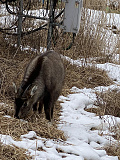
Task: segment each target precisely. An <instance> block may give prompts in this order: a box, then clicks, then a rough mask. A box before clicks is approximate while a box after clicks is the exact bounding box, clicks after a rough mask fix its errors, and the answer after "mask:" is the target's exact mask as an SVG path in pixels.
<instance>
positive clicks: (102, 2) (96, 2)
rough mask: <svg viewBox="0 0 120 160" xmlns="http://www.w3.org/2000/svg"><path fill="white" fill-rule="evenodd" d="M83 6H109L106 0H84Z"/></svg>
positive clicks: (97, 8) (92, 7)
mask: <svg viewBox="0 0 120 160" xmlns="http://www.w3.org/2000/svg"><path fill="white" fill-rule="evenodd" d="M83 6H84V7H86V8H89V9H95V10H105V8H106V6H107V1H106V0H84V1H83Z"/></svg>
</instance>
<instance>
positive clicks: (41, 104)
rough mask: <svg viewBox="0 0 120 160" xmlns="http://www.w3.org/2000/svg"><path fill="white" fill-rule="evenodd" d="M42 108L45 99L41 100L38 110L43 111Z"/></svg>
mask: <svg viewBox="0 0 120 160" xmlns="http://www.w3.org/2000/svg"><path fill="white" fill-rule="evenodd" d="M42 109H43V100H41V101H39V107H38V112H39V113H42Z"/></svg>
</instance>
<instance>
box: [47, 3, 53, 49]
mask: <svg viewBox="0 0 120 160" xmlns="http://www.w3.org/2000/svg"><path fill="white" fill-rule="evenodd" d="M53 20H54V9H53V0H50V12H49V28H48V36H47V50H49V49H50V47H51V41H52V34H53Z"/></svg>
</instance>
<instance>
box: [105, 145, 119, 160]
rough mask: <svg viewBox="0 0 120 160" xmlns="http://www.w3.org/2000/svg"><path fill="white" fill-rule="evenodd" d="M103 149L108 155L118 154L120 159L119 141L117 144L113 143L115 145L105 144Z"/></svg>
mask: <svg viewBox="0 0 120 160" xmlns="http://www.w3.org/2000/svg"><path fill="white" fill-rule="evenodd" d="M105 150H106V152H107V154H108V155H110V156H118V159H119V160H120V143H119V142H118V144H117V145H116V144H115V145H110V146H106V147H105Z"/></svg>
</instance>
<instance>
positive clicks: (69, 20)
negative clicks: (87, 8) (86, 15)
mask: <svg viewBox="0 0 120 160" xmlns="http://www.w3.org/2000/svg"><path fill="white" fill-rule="evenodd" d="M81 8H82V0H66V1H65V12H64V20H63V30H64V32H73V33H78V31H79V28H80V19H81Z"/></svg>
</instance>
